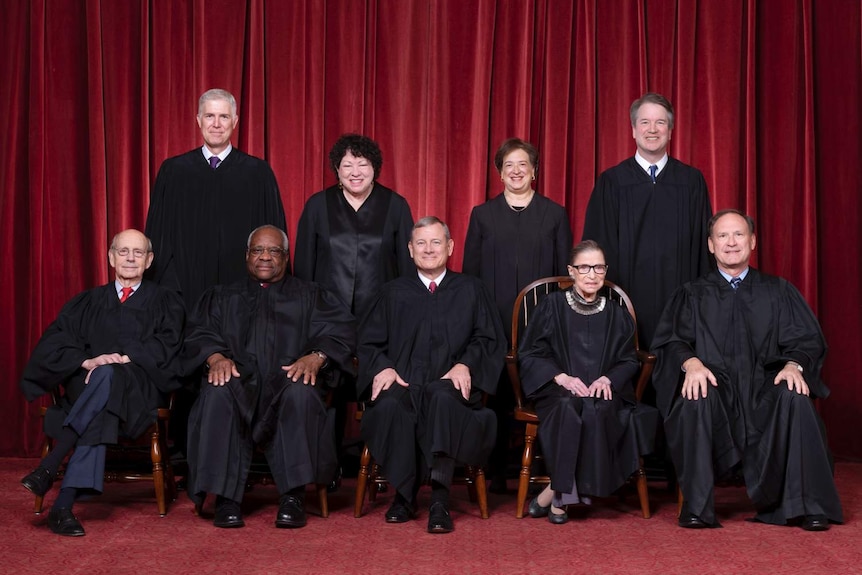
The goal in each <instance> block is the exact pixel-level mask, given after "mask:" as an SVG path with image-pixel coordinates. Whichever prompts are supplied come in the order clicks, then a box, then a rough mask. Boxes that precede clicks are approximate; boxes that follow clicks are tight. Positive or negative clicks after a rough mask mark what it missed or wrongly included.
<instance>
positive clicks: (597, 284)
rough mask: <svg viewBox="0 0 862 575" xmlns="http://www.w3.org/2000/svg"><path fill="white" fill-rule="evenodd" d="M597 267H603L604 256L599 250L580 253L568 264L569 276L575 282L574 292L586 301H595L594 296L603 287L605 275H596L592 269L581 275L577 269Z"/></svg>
mask: <svg viewBox="0 0 862 575" xmlns="http://www.w3.org/2000/svg"><path fill="white" fill-rule="evenodd" d="M597 265H602V266H603V265H605V254H603V253H602V252H601V250H586V251H582V252H580V253H579V254H578V255H576V256H575V259H574V260H572V263H571V264H569V276H570V277H571V278H572V279H573V280H575V290H576V291H577V292H578V294H580V296H581V297H582V298H584V299H585V300H587V301H593V300H594V299H596V294H597V293H598V291H599V290H600V289H602V286H604V285H605V275H604V274H598V273H596V270H595V269H594V268H592V267H591V268H590V271H589V272H587V273H585V274H582V273H580V272H579V271H578V270H577V267H578V266H597Z"/></svg>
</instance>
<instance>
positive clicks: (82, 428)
mask: <svg viewBox="0 0 862 575" xmlns="http://www.w3.org/2000/svg"><path fill="white" fill-rule="evenodd" d="M108 262H109V263H110V265H111V267H112V268H113V269H114V281H112V282H110V283H108V284H107V285H104V286H101V287H97V288H94V289H91V290H87V291H85V292H83V293H80V294H78V295H77V296H75V297H74V298H73V299H72V300H71V301H70V302H69V303H67V304H66V305H65V306H64V307H63V309H62V310H61V311H60V314H59V316H58V317H57V319H56V320H55V321H54V323H52V324H51V325H50V326H48V329H47V330H45V333H44V334H42V338H41V339H40V340H39V343H38V344H37V345H36V349H34V350H33V354H32V355H31V356H30V361H29V363H28V364H27V367H26V368H25V369H24V375H23V378H22V381H21V389H22V390H23V391H24V394H25V395H26V396H27V399H28V400H31V401H32V400H33V399H36V398H37V397H39V396H40V395H42V394H44V393H48V392H52V391H54V390H55V389H57V388H58V387H59V386H62V387H63V388H64V395H63V397H62V399H61V401H60V404H59V405H58V406H56V407H52V408H51V409H49V410H48V413H47V414H46V415H45V432H46V433H47V434H48V435H49V436H50V437H52V438H54V439H55V440H56V443H55V446H54V450H53V451H51V452H50V453H49V454H48V455H47V456H46V457H45V458H44V459H43V460H42V461H41V462H40V463H39V466H38V467H37V468H36V469H35V470H34V471H33V472H32V473H30V474H29V475H27V476H26V477H24V479H22V480H21V483H22V484H23V485H24V487H26V488H27V489H28V490H30V491H31V492H33V493H34V494H36V495H39V496H42V495H45V494H46V493H47V492H48V491H49V490H50V489H51V486H52V485H53V483H54V478H55V477H56V475H57V470H58V468H59V466H60V463H61V462H62V461H63V459H64V458H65V456H66V455H67V454H68V453H69V452H70V451H72V450H73V449H74V453H73V455H72V456H71V458H70V459H69V463H68V465H67V466H66V471H65V474H64V477H63V484H62V487H61V488H60V491H59V494H58V495H57V499H56V500H55V501H54V504H53V506H52V507H51V511H50V512H49V513H48V528H49V529H50V530H51V531H53V532H54V533H56V534H58V535H65V536H70V537H76V536H81V535H84V527H83V526H82V525H81V523H80V522H79V521H78V519H77V518H76V517H75V515H74V514H73V513H72V505H73V503H74V502H75V499H76V497H78V496H79V495H81V494H85V493H92V492H94V491H95V492H98V493H101V491H102V484H103V475H104V469H105V452H106V445H107V444H112V443H116V442H117V436H118V434H119V433H120V432H122V433H123V435H125V436H128V437H138V436H139V435H141V434H142V433H144V432H145V431H146V430H147V428H149V427H150V426H151V425H152V424H153V423H154V422H155V420H156V410H157V408H158V407H159V405H160V404H161V403H162V400H163V399H164V397H165V396H166V395H167V394H169V393H170V392H172V391H174V390H176V389H177V388H178V387H179V384H178V380H177V375H178V374H179V369H180V365H179V351H180V348H181V345H182V331H183V324H184V318H185V312H184V308H183V303H182V300H181V299H180V296H179V295H177V294H176V293H174V292H173V291H170V290H167V289H164V288H162V287H160V286H158V285H156V284H154V283H152V282H149V281H146V280H144V279H143V276H144V270H146V269H147V268H148V267H150V265H151V264H152V263H153V250H152V246H151V245H150V241H149V239H147V237H146V236H145V235H144V234H142V233H141V232H139V231H137V230H126V231H123V232H120V233H119V234H117V235H116V236H114V239H113V241H112V242H111V247H110V249H109V250H108Z"/></svg>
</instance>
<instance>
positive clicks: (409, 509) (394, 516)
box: [386, 499, 416, 523]
mask: <svg viewBox="0 0 862 575" xmlns="http://www.w3.org/2000/svg"><path fill="white" fill-rule="evenodd" d="M414 517H416V512H415V511H414V510H413V506H412V505H410V504H409V503H404V502H403V501H398V500H397V499H396V500H395V501H394V502H393V503H392V505H390V506H389V509H388V510H387V511H386V523H407V522H408V521H410V520H411V519H413V518H414Z"/></svg>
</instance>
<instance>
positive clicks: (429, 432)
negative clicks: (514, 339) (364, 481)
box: [357, 271, 506, 499]
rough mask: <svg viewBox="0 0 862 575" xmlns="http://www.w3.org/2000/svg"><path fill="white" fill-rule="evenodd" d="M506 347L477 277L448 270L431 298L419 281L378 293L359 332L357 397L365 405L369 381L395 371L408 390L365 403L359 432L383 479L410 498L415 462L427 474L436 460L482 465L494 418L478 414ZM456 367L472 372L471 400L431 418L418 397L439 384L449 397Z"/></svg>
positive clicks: (491, 388) (484, 410)
mask: <svg viewBox="0 0 862 575" xmlns="http://www.w3.org/2000/svg"><path fill="white" fill-rule="evenodd" d="M505 342H506V339H505V336H504V334H503V329H502V326H501V325H500V317H499V314H498V313H497V311H496V309H495V307H494V304H493V302H492V300H491V299H490V296H489V294H488V292H487V290H486V289H485V287H484V286H483V285H482V283H481V282H480V281H479V280H478V279H476V278H473V277H470V276H466V275H462V274H458V273H455V272H452V271H447V272H446V276H445V277H444V278H443V280H442V281H441V282H440V285H439V286H438V287H437V290H436V292H435V293H433V294H432V293H430V292H429V291H428V289H427V288H426V287H425V285H424V284H423V283H422V281H421V280H420V279H419V278H418V276H417V275H414V276H412V277H401V278H398V279H395V280H393V281H391V282H389V283H387V284H386V285H385V286H383V290H382V292H381V294H380V295H379V296H378V298H377V299H376V300H375V302H374V303H373V305H372V307H371V310H370V311H369V312H368V314H367V315H366V317H365V319H364V321H363V322H362V325H361V327H360V331H359V345H358V350H357V351H358V356H359V377H358V378H357V395H358V397H359V398H360V399H363V398H366V399H367V398H368V396H369V395H370V392H371V383H372V380H373V379H374V376H375V375H377V374H378V373H380V372H381V371H382V370H384V369H386V368H393V369H394V370H395V371H396V372H398V374H399V375H400V376H401V378H402V379H403V380H404V381H406V382H407V383H408V384H409V387H407V388H403V387H401V386H400V385H398V384H397V383H394V384H393V385H392V387H391V388H390V389H389V390H387V391H384V392H382V393H381V394H380V396H379V397H378V398H377V400H376V401H374V402H370V403H369V404H368V406H367V409H366V411H365V414H364V416H363V418H362V428H361V433H362V437H363V439H364V440H365V441H367V442H368V446H369V449H370V450H371V453H372V454H373V455H374V458H375V460H376V461H377V462H378V463H380V465H381V466H382V467H383V468H384V470H385V471H386V476H387V478H388V479H389V480H390V481H391V482H392V484H393V485H394V486H395V488H396V489H397V490H398V491H399V492H400V493H401V494H402V495H404V496H405V497H407V498H408V499H411V498H412V497H413V495H414V493H413V489H414V488H415V486H416V485H417V483H416V481H417V477H416V474H417V463H416V462H417V458H420V459H421V460H422V462H424V464H425V465H426V466H427V468H431V467H432V465H433V460H434V455H435V454H445V455H446V456H448V457H451V458H453V459H455V460H457V461H460V462H462V463H467V464H482V463H483V462H484V461H485V459H487V457H488V454H489V453H490V450H491V449H492V448H493V446H494V439H495V437H496V417H495V416H494V412H493V411H491V410H490V409H487V408H484V407H482V392H485V393H490V394H493V393H494V392H495V390H496V386H497V380H498V377H499V375H500V370H501V369H502V365H503V358H504V354H505ZM456 363H462V364H464V365H466V366H467V367H468V368H469V370H470V376H471V381H472V390H473V392H472V393H471V396H470V399H469V400H468V401H464V400H463V398H461V399H460V400H458V401H452V402H450V403H449V408H448V409H449V412H448V413H440V414H436V415H435V416H433V417H430V416H428V415H427V412H428V410H429V406H428V403H427V401H426V395H425V393H423V390H424V389H426V388H429V389H430V388H431V387H434V386H437V385H438V384H440V383H439V382H441V381H442V382H443V384H440V385H442V386H444V387H446V388H449V387H451V389H452V390H454V386H453V385H452V383H451V381H449V380H441V379H440V378H441V377H442V376H443V375H444V374H446V372H448V371H449V370H450V369H451V368H452V367H453V366H454V365H455V364H456ZM405 390H406V392H405ZM454 391H455V392H457V390H454ZM405 393H407V394H409V398H406V400H405V401H406V402H405V403H400V404H399V405H400V406H403V407H401V408H395V409H392V408H391V407H384V403H386V401H387V396H395V395H401V396H403V395H404V394H405ZM457 394H458V397H460V392H457ZM452 395H453V396H454V395H455V394H454V393H453V394H452ZM417 444H418V447H419V450H418V451H417V449H416V446H417ZM404 454H410V455H412V457H406V456H404ZM419 467H420V468H421V465H420V466H419ZM420 479H421V478H420Z"/></svg>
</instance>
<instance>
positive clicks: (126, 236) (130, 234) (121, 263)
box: [108, 230, 153, 287]
mask: <svg viewBox="0 0 862 575" xmlns="http://www.w3.org/2000/svg"><path fill="white" fill-rule="evenodd" d="M149 247H150V243H149V241H148V240H147V236H145V235H144V234H142V233H141V232H139V231H137V230H125V231H123V232H120V233H119V234H117V236H116V237H115V238H114V241H113V243H112V244H111V248H110V249H109V250H108V263H110V264H111V267H112V268H114V277H115V278H116V279H117V281H118V282H120V284H122V285H123V286H127V287H128V286H133V285H135V284H139V283H141V280H142V279H144V271H145V270H146V269H147V268H149V267H150V266H151V265H152V263H153V252H152V251H150V249H149Z"/></svg>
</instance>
